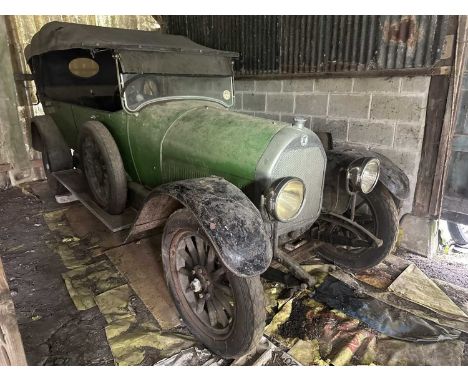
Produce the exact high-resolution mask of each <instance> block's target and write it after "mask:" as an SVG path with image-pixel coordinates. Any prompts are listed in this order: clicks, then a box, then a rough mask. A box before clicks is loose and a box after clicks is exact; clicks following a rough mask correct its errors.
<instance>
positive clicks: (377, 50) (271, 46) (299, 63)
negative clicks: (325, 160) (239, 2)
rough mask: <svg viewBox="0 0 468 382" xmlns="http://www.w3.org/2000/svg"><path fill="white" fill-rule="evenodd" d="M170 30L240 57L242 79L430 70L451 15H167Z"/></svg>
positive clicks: (169, 31)
mask: <svg viewBox="0 0 468 382" xmlns="http://www.w3.org/2000/svg"><path fill="white" fill-rule="evenodd" d="M163 18H164V20H165V25H166V28H167V29H166V31H167V32H168V33H173V34H182V35H186V36H188V37H189V38H191V39H192V40H194V41H195V42H197V43H199V44H202V45H206V46H209V47H211V48H216V49H223V50H230V51H236V52H239V53H240V55H241V57H240V59H239V60H238V61H237V62H236V63H235V70H236V73H237V74H240V75H264V74H282V73H289V74H295V73H321V72H323V73H325V72H326V73H330V72H332V73H333V72H335V73H336V72H349V71H353V72H363V71H376V70H387V69H413V68H431V67H433V66H434V65H436V64H437V62H438V60H439V58H440V56H441V52H442V48H443V44H444V40H445V36H446V34H447V25H448V21H449V18H450V16H426V15H424V16H414V15H412V16H411V15H410V16H404V15H403V16H395V15H394V16H307V15H301V16H164V17H163Z"/></svg>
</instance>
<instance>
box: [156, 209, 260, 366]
mask: <svg viewBox="0 0 468 382" xmlns="http://www.w3.org/2000/svg"><path fill="white" fill-rule="evenodd" d="M162 256H163V257H162V259H163V265H164V272H165V276H166V281H167V285H168V287H169V290H170V292H171V294H172V296H173V298H174V302H175V305H176V307H177V309H178V311H179V313H180V315H181V316H182V318H183V320H184V322H185V323H186V325H187V327H188V328H189V329H190V331H191V332H192V334H193V335H194V336H195V337H196V338H197V339H199V340H200V341H201V342H202V343H203V344H204V345H205V346H206V347H207V348H208V349H210V350H211V351H213V352H214V353H216V354H218V355H220V356H222V357H224V358H236V357H239V356H241V355H243V354H246V353H248V352H249V351H250V350H251V349H253V347H254V346H255V345H256V344H257V343H258V341H259V340H260V338H261V336H262V333H263V328H264V325H265V308H264V306H265V305H264V296H263V288H262V284H261V282H260V277H259V276H256V277H249V278H242V277H238V276H236V275H234V274H233V273H232V272H230V271H229V270H228V269H227V268H226V267H225V266H224V265H223V264H222V262H221V260H220V258H219V255H218V253H217V252H216V250H215V248H214V247H213V245H212V244H211V242H210V241H209V240H208V238H207V237H206V236H205V235H204V234H203V233H202V232H201V230H200V229H199V226H198V223H197V222H196V220H195V218H194V217H193V215H192V214H191V213H190V212H189V211H188V210H186V209H182V210H178V211H176V212H174V213H173V214H172V215H171V216H170V218H169V219H168V221H167V223H166V226H165V229H164V237H163V243H162Z"/></svg>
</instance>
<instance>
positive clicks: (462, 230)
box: [447, 222, 468, 245]
mask: <svg viewBox="0 0 468 382" xmlns="http://www.w3.org/2000/svg"><path fill="white" fill-rule="evenodd" d="M447 227H448V230H449V232H450V236H452V239H453V241H454V242H455V243H456V244H458V245H467V244H468V226H466V225H463V224H457V223H452V222H447Z"/></svg>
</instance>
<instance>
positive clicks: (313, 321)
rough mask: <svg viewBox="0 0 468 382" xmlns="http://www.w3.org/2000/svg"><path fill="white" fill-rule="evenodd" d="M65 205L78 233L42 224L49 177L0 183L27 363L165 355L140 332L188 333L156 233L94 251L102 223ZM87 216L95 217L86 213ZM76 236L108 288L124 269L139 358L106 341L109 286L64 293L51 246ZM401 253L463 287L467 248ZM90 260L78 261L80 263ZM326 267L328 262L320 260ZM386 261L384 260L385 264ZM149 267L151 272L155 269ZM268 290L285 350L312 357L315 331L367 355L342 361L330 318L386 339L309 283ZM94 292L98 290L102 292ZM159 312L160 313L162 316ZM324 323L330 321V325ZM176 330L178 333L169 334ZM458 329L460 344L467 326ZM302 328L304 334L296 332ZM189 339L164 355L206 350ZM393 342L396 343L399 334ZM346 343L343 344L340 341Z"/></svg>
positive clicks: (272, 331)
mask: <svg viewBox="0 0 468 382" xmlns="http://www.w3.org/2000/svg"><path fill="white" fill-rule="evenodd" d="M67 206H68V207H69V208H70V210H71V211H72V212H73V213H70V214H69V215H68V216H67V224H70V226H71V227H72V229H73V235H76V236H77V237H74V236H69V237H66V236H63V234H62V235H58V233H57V232H54V231H53V230H51V229H50V225H48V224H49V223H50V222H47V221H46V220H45V218H44V215H45V214H46V215H47V214H50V212H53V211H60V210H61V209H63V205H59V204H57V203H56V202H55V200H54V199H53V198H52V197H51V196H50V194H49V191H48V188H47V184H46V183H45V182H37V183H35V184H33V187H26V188H24V189H20V188H13V189H9V190H7V191H2V192H0V239H1V240H0V254H1V257H2V261H3V264H4V268H5V273H6V275H7V278H8V280H7V281H8V283H9V286H10V290H11V295H12V298H13V301H14V304H15V309H16V315H17V319H18V325H19V329H20V333H21V336H22V339H23V343H24V347H25V353H26V356H27V360H28V364H29V365H113V364H115V363H120V364H126V363H127V364H132V362H134V363H133V364H141V365H153V364H155V363H157V362H161V360H162V359H165V357H169V353H168V355H165V353H164V350H161V349H154V348H151V347H147V346H146V345H145V341H146V340H147V339H148V338H146V337H147V336H148V335H152V336H153V337H152V341H153V342H154V341H156V342H158V341H161V340H162V339H168V338H169V339H170V340H171V341H174V338H176V339H177V341H179V343H180V341H182V342H183V341H190V334H189V333H188V332H187V330H186V329H185V327H184V325H183V324H181V322H180V321H179V319H178V316H177V313H176V312H175V310H174V307H173V305H172V303H171V301H170V297H169V295H168V292H167V290H166V288H165V286H164V280H163V277H162V275H161V274H160V272H161V269H160V264H159V263H155V262H154V256H153V254H154V253H153V252H154V248H155V247H157V246H158V243H155V247H150V248H146V247H145V245H143V244H140V243H134V244H130V245H128V246H126V247H125V248H123V247H120V246H119V245H116V242H115V241H114V239H113V237H111V236H109V237H108V239H109V242H108V243H106V245H107V247H106V248H107V249H106V250H105V254H104V253H102V252H99V251H97V250H96V249H97V247H99V245H101V246H102V243H97V241H96V237H94V234H95V233H96V231H99V229H102V228H104V227H100V226H101V225H100V223H99V222H97V221H95V220H89V219H90V217H89V216H90V214H89V213H88V212H87V210H86V209H85V208H84V207H82V206H81V205H80V204H79V203H78V202H75V203H73V204H69V205H67ZM91 218H92V219H94V217H92V216H91ZM74 240H76V243H72V244H73V247H72V248H73V252H74V253H75V255H76V254H79V256H82V257H83V259H85V260H86V259H88V258H89V259H91V260H92V261H91V266H95V265H96V264H101V263H104V262H107V264H108V265H107V266H108V267H109V269H111V270H112V272H111V273H113V274H114V276H113V278H114V279H112V280H111V282H114V283H117V284H115V285H114V286H117V287H115V288H114V286H113V287H112V288H113V289H110V288H109V289H108V291H109V292H113V291H114V292H115V291H119V290H120V289H121V288H124V289H125V287H126V285H127V284H125V285H122V286H119V285H120V284H119V280H116V279H115V275H117V274H118V275H119V276H118V277H117V278H119V277H122V279H123V281H122V282H126V283H128V288H129V290H130V293H131V294H130V297H129V299H128V301H127V302H126V304H127V305H126V306H125V307H124V308H125V309H127V311H128V312H129V313H131V318H132V317H134V318H135V319H133V318H132V320H131V321H129V322H130V324H128V325H129V326H127V327H128V328H133V329H135V328H136V331H133V332H132V331H130V332H129V334H128V335H129V337H128V338H130V339H131V338H138V341H143V342H141V344H140V348H143V349H144V352H143V353H144V354H143V355H142V354H137V353H138V352H136V353H135V354H137V356H138V357H140V358H138V359H137V360H136V361H135V359H134V358H132V357H135V354H130V355H128V354H118V352H117V353H116V349H117V348H118V347H119V346H120V347H121V346H122V344H126V345H125V346H130V347H131V342H120V343H112V341H113V337H112V331H113V330H114V331H115V328H117V329H118V330H117V332H119V333H120V332H121V328H120V327H119V326H118V325H117V326H115V322H113V321H112V320H113V317H112V315H113V314H115V311H114V312H112V311H111V312H110V313H109V314H105V313H106V312H105V309H106V306H105V304H104V305H103V306H99V307H98V306H96V305H93V304H94V300H96V297H98V298H99V296H101V297H102V296H105V295H106V293H102V292H103V291H104V292H105V290H100V291H96V290H93V292H94V297H93V296H91V297H93V298H94V300H93V299H92V304H91V307H87V306H86V307H84V308H83V310H80V308H78V307H77V303H85V305H86V301H87V300H86V299H84V300H79V299H78V298H77V296H74V297H73V296H72V297H70V296H71V295H70V284H69V285H68V287H69V288H68V289H67V287H66V285H65V282H64V278H65V275H68V274H71V273H73V272H75V270H74V269H72V268H70V264H69V263H67V261H65V262H64V261H63V260H64V257H62V258H61V257H59V256H58V255H57V251H56V250H55V251H54V249H53V245H51V243H57V242H58V243H59V245H62V244H63V243H68V242H69V241H72V242H73V241H74ZM117 242H118V241H117ZM68 244H70V243H68ZM159 246H160V245H159ZM398 256H399V257H400V258H401V259H405V260H410V261H411V262H413V263H414V264H416V265H417V266H418V267H419V268H420V269H421V270H423V271H424V272H425V273H426V274H427V275H428V276H430V277H432V278H434V279H438V280H442V281H445V282H449V283H451V284H454V285H455V286H459V287H464V288H467V287H468V266H460V264H464V265H466V264H465V262H466V261H467V260H466V256H468V255H466V254H463V255H460V254H453V255H439V256H436V257H434V258H430V259H427V258H423V257H420V256H417V255H413V254H410V253H405V252H399V253H398ZM65 260H66V258H65ZM68 260H70V259H68ZM83 261H84V260H83ZM86 261H87V260H86ZM86 261H85V262H84V263H83V264H86ZM136 262H137V263H138V264H140V269H136V270H135V263H136ZM66 265H67V266H68V268H67V266H66ZM323 265H324V264H322V265H319V264H317V265H311V267H312V268H313V267H319V268H320V269H323ZM405 266H406V265H405ZM325 269H327V266H326V265H325ZM382 269H383V270H385V268H382ZM70 272H71V273H70ZM158 272H159V273H158ZM155 273H156V277H153V275H154V274H155ZM149 275H151V279H152V280H149V279H150V276H149ZM382 275H384V276H385V275H386V273H385V272H383V273H382ZM324 277H325V276H324ZM68 282H69V283H72V282H73V279H68ZM77 285H78V284H77ZM75 286H76V285H75ZM78 286H79V285H78ZM92 288H94V289H96V285H93V287H92ZM78 289H79V288H78ZM78 289H77V290H78ZM98 289H99V288H98ZM72 290H73V288H72ZM268 290H269V291H270V292H271V299H272V301H271V305H270V307H274V306H277V307H281V308H278V309H276V308H273V310H269V313H270V318H272V317H273V320H272V322H270V324H269V325H268V327H267V328H266V332H265V333H266V334H267V335H269V337H270V338H271V339H273V341H274V342H275V343H276V345H278V346H280V347H282V348H283V349H285V351H287V349H288V348H290V347H291V346H289V345H290V344H291V345H292V344H295V345H294V346H293V348H291V351H292V354H296V355H297V356H298V357H301V354H302V353H301V351H302V350H303V348H302V346H305V345H307V346H309V348H308V349H309V350H308V353H307V357H310V355H311V354H310V349H311V346H312V348H315V347H316V346H318V342H317V340H315V339H314V338H317V339H319V342H320V352H321V353H322V355H323V354H325V353H324V349H325V350H326V353H327V354H328V355H327V357H328V358H330V359H331V360H332V361H331V364H339V363H340V362H345V364H349V362H351V363H352V362H355V363H354V364H368V363H367V362H368V361H367V360H366V357H365V354H364V353H363V354H359V353H356V354H354V355H353V356H352V358H350V359H348V358H346V357H348V355H346V357H345V361H343V359H342V357H343V354H344V353H343V352H342V349H341V350H340V349H338V350H339V351H338V350H337V353H336V354H335V353H334V352H335V348H333V349H331V348H329V344H331V342H330V341H331V340H330V341H328V340H327V338H328V337H327V336H328V335H333V336H335V334H333V333H332V332H330V330H332V331H333V328H334V327H342V328H347V329H343V330H344V331H343V333H345V332H346V330H350V332H349V335H350V336H351V337H349V338H348V337H343V341H344V342H343V343H346V342H347V341H351V338H352V337H354V339H353V340H352V341H351V342H354V341H357V339H358V338H359V341H361V342H359V343H362V344H363V346H362V349H365V350H366V351H367V349H368V348H369V349H371V348H373V347H374V345H375V343H376V341H377V345H378V344H379V343H381V344H384V343H385V341H382V340H381V339H380V340H379V339H378V338H377V337H378V333H377V332H376V331H375V330H372V329H370V328H369V327H368V326H367V325H366V324H364V323H363V322H358V324H357V326H355V325H356V320H353V319H351V320H350V318H346V316H343V314H342V313H339V312H338V313H337V312H335V310H329V309H324V306H323V305H322V304H320V303H318V302H316V301H315V302H314V301H313V300H310V298H311V297H312V298H314V294H313V293H310V292H309V293H308V294H307V295H304V294H303V292H300V291H299V292H297V291H296V292H294V291H290V292H291V293H290V296H289V297H284V296H282V295H281V293H283V292H287V293H286V294H288V291H287V290H283V292H281V293H280V294H278V293H279V291H280V290H281V288H278V287H277V286H275V285H272V287H271V288H270V289H268V288H267V289H266V293H267V295H268ZM81 292H82V291H81ZM99 293H102V294H100V295H99V296H98V294H99ZM294 293H296V296H302V297H297V298H295V299H294V298H292V296H293V295H294ZM298 293H299V294H298ZM466 296H468V294H466ZM81 297H83V296H81ZM85 297H86V296H85ZM88 302H89V301H88ZM457 302H459V303H461V304H465V305H466V306H468V302H467V301H464V300H463V301H462V300H459V301H457ZM103 308H104V309H103ZM121 308H122V307H120V308H119V309H120V312H117V313H118V314H121V313H122V312H121V310H122V309H121ZM268 309H269V308H268V307H267V310H268ZM288 309H289V313H288ZM282 312H283V313H284V314H285V315H283V313H282ZM337 314H338V315H337ZM155 317H158V320H156V319H155ZM276 321H277V322H276ZM330 323H334V324H333V325H332V326H330ZM119 325H121V324H119ZM141 328H143V329H144V330H141ZM128 330H130V329H128ZM148 333H149V334H148ZM124 334H125V333H124ZM173 334H174V335H175V336H179V337H174V336H172V337H171V335H173ZM345 334H346V333H345ZM340 335H341V334H340ZM132 336H136V337H132ZM138 336H139V337H138ZM154 336H156V337H154ZM462 337H463V338H462V340H463V341H464V342H465V346H466V335H463V336H462ZM299 338H300V339H301V340H299V341H298V339H299ZM330 338H331V337H330ZM333 338H335V337H333ZM337 338H338V337H337ZM324 339H325V340H324ZM119 340H122V339H121V338H120V339H119ZM124 340H125V338H124ZM192 341H193V339H192ZM379 341H380V342H379ZM351 342H350V343H351ZM109 344H111V345H109ZM168 344H169V343H168ZM171 344H172V342H171ZM112 346H114V347H112ZM116 346H117V347H116ZM165 346H166V345H165ZM168 346H169V347H170V346H172V345H168ZM177 346H179V345H177ZM187 346H188V345H187ZM187 346H185V348H184V349H187V350H183V351H182V352H179V353H177V354H175V353H174V352H172V353H170V355H172V354H175V358H177V357H179V358H181V359H182V358H183V357H186V358H187V357H189V355H190V354H191V353H193V354H195V353H196V354H202V353H203V351H201V353H200V351H199V350H190V349H195V348H190V349H189V348H187ZM381 346H383V345H381ZM386 346H387V345H386ZM398 346H401V343H399V344H398ZM452 348H453V347H452ZM439 349H440V348H439ZM344 350H346V349H345V348H344ZM285 351H280V350H279V348H274V349H273V350H270V355H271V358H270V360H268V361H267V362H266V363H264V364H276V365H287V364H291V362H292V361H291V358H287V356H286V355H287V354H286V353H285ZM345 353H346V352H345ZM464 353H465V354H464V360H463V361H462V364H466V363H468V346H466V348H465V352H464ZM203 354H204V356H203V357H205V356H206V357H208V359H210V360H208V361H207V362H208V363H210V362H211V363H212V362H216V364H220V365H221V364H226V363H225V362H224V361H223V360H220V359H219V358H218V359H213V358H210V355H209V352H208V355H206V354H205V353H203ZM346 354H347V353H346ZM366 354H367V353H366ZM380 354H383V352H380ZM302 356H303V354H302ZM129 357H130V358H129ZM203 357H202V358H203ZM307 357H306V362H312V363H305V364H330V359H328V358H327V357H325V358H324V360H322V359H321V356H320V355H318V356H316V358H315V359H313V360H310V359H309V361H307V359H308V358H307ZM172 358H173V357H172ZM195 358H196V357H195ZM202 358H200V357H199V359H198V360H195V361H190V362H195V363H193V364H200V362H201V361H200V360H201V359H202ZM426 358H427V357H426ZM119 359H120V360H121V361H119ZM203 359H204V358H203ZM353 360H354V361H353ZM167 362H178V361H177V360H172V361H167ZM197 362H198V363H197ZM223 362H224V363H223ZM390 362H391V361H390V360H389V359H385V360H382V363H381V364H390ZM414 362H415V363H416V364H419V363H418V362H420V361H419V360H417V359H416V360H414ZM168 364H169V363H168ZM176 364H177V363H176Z"/></svg>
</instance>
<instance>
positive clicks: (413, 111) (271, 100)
mask: <svg viewBox="0 0 468 382" xmlns="http://www.w3.org/2000/svg"><path fill="white" fill-rule="evenodd" d="M429 82H430V77H427V76H420V77H389V78H379V77H376V78H370V77H369V78H367V77H360V78H327V79H288V80H236V82H235V97H236V98H235V101H236V103H235V106H234V109H235V110H237V111H239V112H242V113H246V114H250V115H254V116H256V117H261V118H268V119H273V120H278V121H283V122H288V123H290V122H292V121H293V120H294V116H303V117H305V118H306V119H307V122H306V126H307V127H308V128H311V129H312V130H314V131H326V132H330V133H331V134H332V136H333V139H334V142H335V143H336V144H337V145H347V146H351V147H353V146H354V147H361V148H362V147H363V148H366V149H371V150H374V151H377V152H379V153H381V154H383V155H386V156H387V157H388V158H390V159H391V160H392V161H393V162H395V163H396V164H397V165H398V166H400V168H402V169H403V170H404V171H405V173H406V174H407V175H408V177H409V179H410V184H411V190H412V192H411V197H410V199H408V200H407V201H405V203H404V205H403V210H402V212H404V213H406V212H410V211H411V206H412V201H413V194H414V189H415V186H416V179H417V174H418V168H419V160H420V156H421V146H422V139H423V135H424V124H425V115H426V105H427V94H428V90H429Z"/></svg>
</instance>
